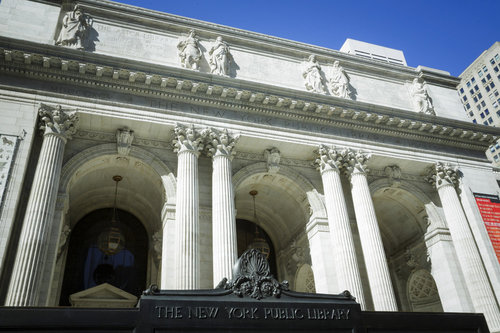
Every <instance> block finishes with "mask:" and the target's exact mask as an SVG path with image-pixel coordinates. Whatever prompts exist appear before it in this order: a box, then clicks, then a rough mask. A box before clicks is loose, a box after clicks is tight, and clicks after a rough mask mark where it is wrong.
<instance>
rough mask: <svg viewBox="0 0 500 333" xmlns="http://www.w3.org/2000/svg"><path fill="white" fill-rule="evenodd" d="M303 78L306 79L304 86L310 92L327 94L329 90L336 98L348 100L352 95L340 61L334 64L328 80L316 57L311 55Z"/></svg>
mask: <svg viewBox="0 0 500 333" xmlns="http://www.w3.org/2000/svg"><path fill="white" fill-rule="evenodd" d="M302 76H303V77H304V84H305V86H306V89H307V90H308V91H311V92H315V93H318V94H325V93H326V92H327V89H328V92H329V93H330V94H331V95H332V96H335V97H341V98H348V97H349V95H350V90H349V78H348V77H347V75H346V73H345V71H344V68H342V66H340V64H339V62H338V61H335V62H334V63H333V67H332V68H331V71H330V75H329V78H328V79H327V78H325V77H324V74H323V72H322V71H321V66H320V64H319V63H318V60H317V59H316V56H315V55H311V56H309V59H308V60H307V62H306V63H305V64H304V70H303V72H302ZM325 82H326V85H325Z"/></svg>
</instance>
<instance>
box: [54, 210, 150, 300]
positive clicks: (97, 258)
mask: <svg viewBox="0 0 500 333" xmlns="http://www.w3.org/2000/svg"><path fill="white" fill-rule="evenodd" d="M112 215H113V209H112V208H105V209H99V210H96V211H93V212H92V213H90V214H88V215H86V216H85V217H84V218H82V219H81V220H80V221H79V222H78V223H77V224H76V226H75V228H74V229H73V231H72V233H71V238H70V243H69V248H68V256H67V258H66V268H65V271H64V280H63V285H62V290H61V297H60V300H59V304H60V305H70V303H69V296H70V295H71V294H74V293H76V292H79V291H82V290H86V289H88V288H92V287H94V286H97V285H99V284H102V283H105V282H106V283H109V284H111V285H113V286H115V287H117V288H120V289H122V290H124V291H126V292H128V293H131V294H133V295H135V296H138V297H139V296H140V295H141V293H142V291H143V290H145V289H146V271H147V254H148V237H147V233H146V230H145V229H144V227H143V225H142V223H141V222H140V221H139V220H138V219H137V218H136V217H135V216H134V215H132V214H130V213H128V212H126V211H123V210H117V215H118V217H119V222H118V223H116V224H114V225H111V222H110V221H111V217H112ZM111 226H113V227H118V228H119V230H120V232H121V234H122V236H123V246H124V247H123V249H122V250H120V251H119V252H117V253H113V254H109V253H105V252H104V251H103V250H102V246H101V247H100V246H99V244H98V239H99V236H100V235H101V234H102V233H103V232H105V231H106V230H107V229H109V228H110V227H111Z"/></svg>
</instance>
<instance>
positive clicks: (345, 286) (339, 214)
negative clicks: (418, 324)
mask: <svg viewBox="0 0 500 333" xmlns="http://www.w3.org/2000/svg"><path fill="white" fill-rule="evenodd" d="M317 162H318V164H319V170H320V172H321V178H322V180H323V189H324V191H325V205H326V211H327V214H328V226H329V229H330V236H331V238H332V245H333V259H334V262H335V269H336V271H337V281H338V282H337V283H338V286H339V288H340V289H341V290H339V291H342V290H349V291H350V292H351V294H352V295H353V296H354V297H356V301H357V302H358V303H360V304H361V308H362V309H363V310H365V309H366V306H365V298H364V294H363V286H362V284H361V277H360V275H359V267H358V261H357V258H356V250H355V247H354V241H353V237H352V231H351V226H350V223H349V215H348V213H347V206H346V203H345V198H344V192H343V190H342V183H341V181H340V170H339V169H340V167H341V166H342V163H343V155H342V152H340V151H337V150H335V149H334V148H330V147H327V146H324V145H321V146H320V147H319V159H318V160H317Z"/></svg>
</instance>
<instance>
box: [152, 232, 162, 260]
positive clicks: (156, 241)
mask: <svg viewBox="0 0 500 333" xmlns="http://www.w3.org/2000/svg"><path fill="white" fill-rule="evenodd" d="M151 238H152V242H153V251H154V260H155V261H156V262H157V263H158V262H160V261H161V249H162V245H163V243H162V242H163V235H162V233H161V231H156V232H155V233H154V234H153V236H152V237H151Z"/></svg>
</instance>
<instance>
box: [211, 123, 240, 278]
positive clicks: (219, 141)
mask: <svg viewBox="0 0 500 333" xmlns="http://www.w3.org/2000/svg"><path fill="white" fill-rule="evenodd" d="M208 137H209V140H208V144H207V147H206V148H207V155H208V156H211V157H212V162H213V173H212V249H213V257H212V258H213V283H214V286H216V285H218V284H219V282H220V281H221V280H222V279H223V278H228V279H231V278H232V269H233V265H234V263H235V262H236V259H237V252H238V248H237V245H236V215H235V207H234V192H233V183H232V169H231V160H232V154H233V147H234V144H235V140H234V138H231V137H230V136H229V134H228V133H227V131H217V130H215V129H210V130H209V133H208Z"/></svg>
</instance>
